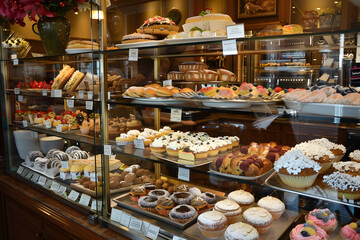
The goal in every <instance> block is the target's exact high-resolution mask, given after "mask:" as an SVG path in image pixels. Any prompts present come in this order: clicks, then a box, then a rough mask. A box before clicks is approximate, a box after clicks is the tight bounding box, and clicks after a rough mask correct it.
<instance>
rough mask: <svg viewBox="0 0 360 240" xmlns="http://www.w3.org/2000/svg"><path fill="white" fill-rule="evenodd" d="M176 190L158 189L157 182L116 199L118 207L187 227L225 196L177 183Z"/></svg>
mask: <svg viewBox="0 0 360 240" xmlns="http://www.w3.org/2000/svg"><path fill="white" fill-rule="evenodd" d="M150 189H153V190H150ZM173 190H174V192H173V193H172V194H170V193H171V192H170V191H167V190H165V189H159V188H156V186H155V185H151V184H149V185H144V186H138V187H133V188H132V189H131V191H130V192H129V193H126V194H123V195H121V196H119V197H117V198H115V199H113V201H114V202H116V204H117V205H118V206H119V207H123V208H126V209H129V210H131V211H135V212H138V213H140V214H143V215H146V216H149V217H151V218H154V219H157V220H159V221H162V222H165V223H168V224H170V225H172V226H175V227H177V228H181V229H185V228H187V227H189V226H190V225H192V224H194V223H195V222H196V218H197V216H198V215H199V214H201V213H203V212H206V211H210V210H211V209H212V207H213V206H214V204H215V203H216V202H218V201H221V200H223V199H225V198H224V197H221V196H217V195H216V194H214V193H210V192H202V191H201V190H200V189H198V188H196V187H192V188H189V187H188V186H187V185H178V186H174V189H173ZM180 191H183V192H180Z"/></svg>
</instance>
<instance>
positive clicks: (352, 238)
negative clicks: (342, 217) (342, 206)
mask: <svg viewBox="0 0 360 240" xmlns="http://www.w3.org/2000/svg"><path fill="white" fill-rule="evenodd" d="M358 226H360V220H359V221H357V222H352V223H350V224H348V225H346V226H344V227H343V228H342V229H341V237H342V239H349V240H360V227H358Z"/></svg>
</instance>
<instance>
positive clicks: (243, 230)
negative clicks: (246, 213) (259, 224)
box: [225, 222, 259, 240]
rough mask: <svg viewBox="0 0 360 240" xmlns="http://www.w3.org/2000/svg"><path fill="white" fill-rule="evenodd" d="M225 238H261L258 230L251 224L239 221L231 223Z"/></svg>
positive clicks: (231, 239) (232, 239) (233, 239)
mask: <svg viewBox="0 0 360 240" xmlns="http://www.w3.org/2000/svg"><path fill="white" fill-rule="evenodd" d="M225 239H229V240H236V239H244V240H247V239H259V233H258V231H257V230H256V229H255V228H254V227H253V226H251V225H250V224H247V223H243V222H237V223H234V224H231V225H229V227H228V228H227V229H226V231H225Z"/></svg>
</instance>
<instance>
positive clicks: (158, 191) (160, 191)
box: [148, 189, 170, 198]
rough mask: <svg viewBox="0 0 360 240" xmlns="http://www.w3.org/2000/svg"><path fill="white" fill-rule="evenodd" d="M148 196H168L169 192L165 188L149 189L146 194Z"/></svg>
mask: <svg viewBox="0 0 360 240" xmlns="http://www.w3.org/2000/svg"><path fill="white" fill-rule="evenodd" d="M148 195H149V196H154V197H157V198H163V197H169V196H170V194H169V192H168V191H166V190H165V189H155V190H151V191H150V192H149V194H148Z"/></svg>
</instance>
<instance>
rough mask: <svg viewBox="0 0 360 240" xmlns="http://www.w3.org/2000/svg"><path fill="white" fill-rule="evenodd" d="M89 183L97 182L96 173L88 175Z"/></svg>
mask: <svg viewBox="0 0 360 240" xmlns="http://www.w3.org/2000/svg"><path fill="white" fill-rule="evenodd" d="M90 181H92V182H97V181H98V180H97V177H96V173H94V172H92V173H90Z"/></svg>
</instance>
